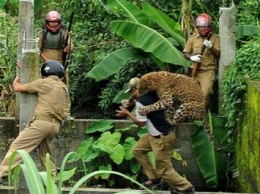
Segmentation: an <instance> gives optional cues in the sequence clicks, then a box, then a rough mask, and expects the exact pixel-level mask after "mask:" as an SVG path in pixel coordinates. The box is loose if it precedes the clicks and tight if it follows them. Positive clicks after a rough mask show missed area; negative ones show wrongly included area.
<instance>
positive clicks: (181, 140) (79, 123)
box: [0, 118, 207, 190]
mask: <svg viewBox="0 0 260 194" xmlns="http://www.w3.org/2000/svg"><path fill="white" fill-rule="evenodd" d="M14 121H15V120H14V118H0V126H1V127H0V159H3V157H4V155H5V153H6V151H7V149H8V148H9V145H10V143H11V142H12V141H13V139H14V138H15V137H16V136H17V134H18V131H19V130H18V129H19V126H17V125H16V124H15V122H14ZM93 121H95V120H86V119H75V120H74V122H72V123H67V124H66V126H65V127H64V128H63V129H62V130H61V133H60V135H59V136H58V137H57V138H55V140H54V142H53V146H54V150H55V158H56V161H57V166H60V165H61V162H62V160H63V158H64V156H65V155H66V154H67V153H69V152H71V151H76V149H77V147H78V145H79V144H80V143H81V142H82V141H83V140H85V138H86V134H85V130H86V128H87V127H88V126H89V125H90V124H91V123H92V122H93ZM131 124H132V123H131V122H130V121H125V120H116V121H115V128H125V127H127V126H129V125H131ZM195 129H196V125H195V124H191V123H183V124H180V125H179V128H178V129H177V130H176V136H177V141H176V145H175V149H177V150H178V152H179V153H180V155H181V156H182V158H183V159H184V160H185V161H186V162H187V164H188V165H187V166H186V167H185V166H183V165H182V162H181V161H178V160H176V159H173V166H174V168H175V169H176V170H177V171H178V172H179V174H180V175H182V176H185V177H186V178H187V179H188V180H189V181H190V182H191V183H192V184H194V185H195V186H196V189H197V190H204V189H206V188H207V187H206V183H205V181H204V179H203V177H202V174H201V172H200V170H199V168H198V166H197V163H196V160H195V157H194V155H193V152H192V148H191V144H190V136H191V134H192V132H193V130H195ZM13 134H15V135H13ZM126 135H128V136H136V130H132V131H130V132H128V133H127V134H126ZM32 155H33V158H34V160H35V162H36V164H37V166H38V167H40V161H39V160H38V159H37V157H35V156H36V155H37V152H34V153H32ZM21 185H24V184H23V183H21Z"/></svg>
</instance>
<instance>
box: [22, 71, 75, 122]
mask: <svg viewBox="0 0 260 194" xmlns="http://www.w3.org/2000/svg"><path fill="white" fill-rule="evenodd" d="M24 86H25V88H26V90H27V92H29V93H37V94H38V102H37V105H36V108H35V116H43V115H48V116H51V117H53V118H55V119H58V120H59V121H62V120H63V119H64V118H65V117H67V116H68V115H69V112H70V104H71V103H70V97H69V92H68V89H67V87H66V85H65V84H64V83H63V82H62V81H61V80H60V79H59V78H58V77H57V76H48V77H46V78H40V79H37V80H35V81H32V82H30V83H27V84H25V85H24Z"/></svg>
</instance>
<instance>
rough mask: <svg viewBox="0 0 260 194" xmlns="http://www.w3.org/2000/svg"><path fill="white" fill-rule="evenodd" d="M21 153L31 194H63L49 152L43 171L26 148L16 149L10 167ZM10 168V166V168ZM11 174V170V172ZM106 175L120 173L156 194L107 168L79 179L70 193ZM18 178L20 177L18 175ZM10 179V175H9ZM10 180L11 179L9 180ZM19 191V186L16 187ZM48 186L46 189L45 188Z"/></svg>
mask: <svg viewBox="0 0 260 194" xmlns="http://www.w3.org/2000/svg"><path fill="white" fill-rule="evenodd" d="M17 153H18V154H20V156H21V158H22V160H23V164H20V165H19V166H18V168H20V167H21V168H22V171H23V174H24V176H25V181H26V183H27V188H28V189H29V192H30V194H35V193H37V194H61V193H62V182H63V179H59V182H58V186H57V185H56V184H55V183H54V181H53V179H52V177H51V170H50V156H49V154H47V155H46V171H43V172H38V169H37V167H36V164H35V163H34V161H33V159H32V158H31V156H30V155H29V154H28V153H27V152H25V151H24V150H17V151H14V152H13V154H12V155H11V160H10V163H9V167H10V166H11V165H12V163H13V160H14V158H15V156H16V154H17ZM71 154H72V153H68V154H67V155H66V156H65V158H64V159H63V161H62V168H61V172H60V177H62V178H63V170H64V167H65V164H66V162H67V159H68V158H69V156H70V155H71ZM9 169H10V168H9ZM9 174H10V172H9ZM99 174H100V175H106V174H115V175H118V176H120V177H123V178H125V179H127V180H129V181H131V182H133V183H135V184H137V185H139V186H140V187H142V188H143V189H145V190H146V191H147V192H148V193H152V194H154V192H153V191H151V190H149V189H148V188H146V187H144V186H143V185H142V184H140V183H138V182H137V181H135V180H133V179H131V178H130V177H128V176H127V175H124V174H122V173H120V172H116V171H107V170H100V171H95V172H91V173H90V174H88V175H85V176H83V177H82V178H81V179H80V180H78V181H77V182H76V183H75V185H74V186H73V187H72V189H71V190H70V192H69V194H74V193H76V192H77V189H78V188H79V187H80V186H81V185H83V184H84V183H85V182H86V181H88V180H89V179H91V178H92V177H94V176H96V175H99ZM16 178H17V179H18V178H19V177H18V176H17V177H16ZM9 179H10V176H9ZM9 182H10V180H9ZM15 188H16V191H15V192H17V188H18V187H15ZM45 188H46V189H45ZM119 193H125V194H130V193H131V194H135V193H136V194H140V192H138V191H137V192H136V191H123V192H119Z"/></svg>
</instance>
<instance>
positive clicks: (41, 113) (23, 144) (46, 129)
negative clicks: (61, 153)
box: [0, 61, 70, 184]
mask: <svg viewBox="0 0 260 194" xmlns="http://www.w3.org/2000/svg"><path fill="white" fill-rule="evenodd" d="M41 75H42V76H43V77H42V78H39V79H37V80H35V81H32V82H30V83H27V84H21V83H20V80H19V78H18V77H16V78H15V80H14V81H13V87H14V90H15V91H16V92H28V93H37V94H38V102H37V105H36V108H35V116H34V118H33V120H32V121H31V122H30V123H29V124H28V125H27V126H26V128H25V129H24V130H22V131H21V132H20V133H19V135H18V137H17V138H16V139H15V140H14V142H13V143H12V144H11V146H10V148H9V150H8V152H7V154H6V156H5V158H4V159H3V161H2V163H1V166H0V177H1V178H0V184H7V176H8V166H9V160H10V156H11V155H12V153H13V152H14V151H15V150H25V151H26V152H28V153H30V152H32V151H33V150H34V149H36V148H37V147H38V148H39V156H40V160H41V163H42V166H43V167H44V168H45V169H46V164H45V160H46V154H47V153H49V154H50V159H51V171H52V176H53V178H54V179H55V177H56V166H55V161H54V157H53V153H52V151H51V142H52V140H53V138H54V137H55V136H56V135H57V134H58V132H59V129H60V124H61V122H62V120H63V119H64V118H65V117H66V116H68V114H69V109H70V97H69V93H68V89H67V87H66V85H65V84H64V83H63V82H62V81H61V78H63V77H64V70H63V66H62V65H61V64H60V63H59V62H57V61H47V62H45V63H44V64H43V66H42V68H41ZM21 161H22V159H21V156H20V155H16V157H15V159H14V162H13V164H12V166H11V169H12V170H13V169H14V168H15V167H16V166H17V165H18V164H19V163H20V162H21Z"/></svg>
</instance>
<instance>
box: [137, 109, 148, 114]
mask: <svg viewBox="0 0 260 194" xmlns="http://www.w3.org/2000/svg"><path fill="white" fill-rule="evenodd" d="M138 113H139V114H140V115H146V114H147V113H148V110H147V108H146V107H142V108H140V109H139V111H138Z"/></svg>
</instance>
